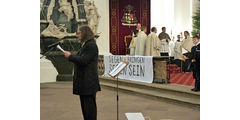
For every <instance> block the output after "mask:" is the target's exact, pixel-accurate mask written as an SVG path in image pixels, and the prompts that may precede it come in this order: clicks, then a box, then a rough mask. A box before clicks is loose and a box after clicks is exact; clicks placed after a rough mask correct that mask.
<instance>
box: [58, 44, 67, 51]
mask: <svg viewBox="0 0 240 120" xmlns="http://www.w3.org/2000/svg"><path fill="white" fill-rule="evenodd" d="M57 48H58V49H59V50H61V51H62V52H65V50H63V49H62V48H61V46H60V45H57Z"/></svg>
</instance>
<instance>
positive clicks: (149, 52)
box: [145, 27, 161, 56]
mask: <svg viewBox="0 0 240 120" xmlns="http://www.w3.org/2000/svg"><path fill="white" fill-rule="evenodd" d="M156 33H157V28H156V27H152V29H151V33H150V34H149V35H148V37H147V39H146V50H145V56H160V49H161V41H160V39H159V38H158V36H157V34H156Z"/></svg>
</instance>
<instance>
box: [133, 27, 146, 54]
mask: <svg viewBox="0 0 240 120" xmlns="http://www.w3.org/2000/svg"><path fill="white" fill-rule="evenodd" d="M146 32H147V28H146V27H145V26H142V27H141V31H140V32H139V33H138V36H137V39H136V45H135V55H136V56H144V53H145V41H146V39H147V35H146Z"/></svg>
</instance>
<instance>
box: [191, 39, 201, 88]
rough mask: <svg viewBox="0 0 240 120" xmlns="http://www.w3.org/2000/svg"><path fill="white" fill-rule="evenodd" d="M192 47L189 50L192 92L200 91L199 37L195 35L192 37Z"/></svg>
mask: <svg viewBox="0 0 240 120" xmlns="http://www.w3.org/2000/svg"><path fill="white" fill-rule="evenodd" d="M193 43H194V46H193V47H192V49H191V58H190V59H191V62H192V64H191V67H192V71H193V77H194V79H195V87H194V88H193V89H192V91H194V92H197V91H200V37H199V36H198V35H195V36H194V37H193Z"/></svg>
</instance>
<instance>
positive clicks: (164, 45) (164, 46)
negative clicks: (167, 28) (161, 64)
mask: <svg viewBox="0 0 240 120" xmlns="http://www.w3.org/2000/svg"><path fill="white" fill-rule="evenodd" d="M161 45H162V47H161V53H168V52H169V45H168V43H167V41H166V39H162V40H161Z"/></svg>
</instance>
